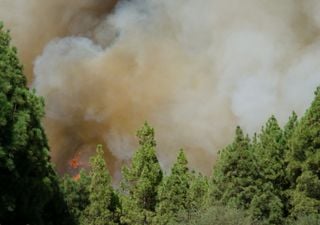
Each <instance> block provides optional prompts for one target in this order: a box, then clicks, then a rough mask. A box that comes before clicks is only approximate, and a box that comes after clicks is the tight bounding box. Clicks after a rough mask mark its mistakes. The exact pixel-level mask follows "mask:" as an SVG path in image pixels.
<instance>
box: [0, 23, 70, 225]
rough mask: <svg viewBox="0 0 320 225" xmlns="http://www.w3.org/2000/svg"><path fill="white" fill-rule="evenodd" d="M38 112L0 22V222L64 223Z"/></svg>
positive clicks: (38, 103) (40, 104) (63, 209)
mask: <svg viewBox="0 0 320 225" xmlns="http://www.w3.org/2000/svg"><path fill="white" fill-rule="evenodd" d="M43 108H44V101H43V99H42V98H39V97H37V96H36V95H35V93H34V92H33V91H30V90H29V89H28V88H27V86H26V78H25V76H24V75H23V68H22V65H21V64H20V62H19V60H18V57H17V50H16V48H14V47H12V46H11V45H10V36H9V33H8V32H7V31H4V28H3V25H2V24H0V179H1V181H2V182H1V185H0V224H37V225H41V224H64V222H63V220H65V219H66V216H67V208H66V207H65V205H63V197H62V195H61V193H60V189H59V185H58V179H57V176H56V174H55V172H54V171H53V168H52V165H51V163H50V157H49V147H48V144H47V138H46V135H45V133H44V130H43V127H42V125H41V119H42V118H43V116H44V110H43ZM62 215H63V216H62ZM68 223H69V224H71V222H70V221H69V222H68Z"/></svg>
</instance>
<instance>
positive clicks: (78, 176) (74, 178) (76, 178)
mask: <svg viewBox="0 0 320 225" xmlns="http://www.w3.org/2000/svg"><path fill="white" fill-rule="evenodd" d="M72 178H73V180H74V181H78V180H79V179H80V173H78V174H76V175H75V176H73V177H72Z"/></svg>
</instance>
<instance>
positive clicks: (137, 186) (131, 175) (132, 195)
mask: <svg viewBox="0 0 320 225" xmlns="http://www.w3.org/2000/svg"><path fill="white" fill-rule="evenodd" d="M137 136H138V138H139V144H140V147H139V149H138V150H137V152H136V153H135V154H134V156H133V158H132V162H131V167H124V168H123V171H122V175H123V180H122V182H121V186H122V190H123V191H124V196H123V198H122V207H123V209H122V210H123V211H122V217H121V222H122V223H124V224H130V225H144V224H151V223H152V219H153V217H154V214H155V207H156V203H157V194H158V186H159V184H160V182H161V180H162V170H161V167H160V164H159V161H158V159H157V156H156V152H155V147H156V141H155V139H154V129H153V128H152V127H150V126H149V125H148V124H147V123H145V124H144V126H143V127H142V128H141V129H140V130H138V132H137Z"/></svg>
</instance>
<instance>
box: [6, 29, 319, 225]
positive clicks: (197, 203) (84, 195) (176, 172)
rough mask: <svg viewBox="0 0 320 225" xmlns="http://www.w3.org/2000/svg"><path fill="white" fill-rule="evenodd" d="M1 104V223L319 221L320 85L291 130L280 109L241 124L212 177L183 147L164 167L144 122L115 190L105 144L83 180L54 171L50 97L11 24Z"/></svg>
mask: <svg viewBox="0 0 320 225" xmlns="http://www.w3.org/2000/svg"><path fill="white" fill-rule="evenodd" d="M0 106H1V108H0V180H1V183H0V194H1V200H0V224H1V225H7V224H8V225H12V224H31V225H43V224H46V225H50V224H52V225H53V224H54V225H64V224H66V225H76V224H81V225H111V224H119V225H120V224H121V225H144V224H145V225H147V224H150V225H151V224H152V225H167V224H168V225H174V224H176V225H179V224H181V225H182V224H185V225H187V224H190V225H191V224H197V225H236V224H237V225H258V224H261V225H267V224H274V225H279V224H296V225H307V224H309V225H316V224H318V225H319V224H320V216H319V214H320V88H318V89H317V90H316V91H315V98H314V100H313V102H312V104H311V106H310V108H309V109H308V110H307V111H306V113H305V114H304V115H303V116H302V117H301V118H298V117H297V115H296V114H295V113H292V115H291V117H290V118H289V120H288V122H287V124H286V125H285V126H284V127H283V128H282V127H280V126H279V124H278V122H277V120H276V118H275V117H274V116H271V117H270V119H269V120H268V121H267V122H266V124H265V126H264V127H262V129H261V130H260V132H259V133H257V134H255V135H253V137H249V136H248V135H247V134H245V133H244V132H243V130H242V129H241V128H240V127H237V128H236V130H235V137H234V140H233V142H232V143H230V144H229V145H228V146H226V147H225V148H224V149H222V150H220V152H219V156H218V159H217V161H216V163H215V166H214V168H213V172H212V174H211V176H209V177H206V176H204V175H202V174H200V173H197V172H195V171H192V170H190V169H189V167H188V160H187V158H186V155H185V153H184V150H183V149H181V150H180V151H179V154H178V156H177V159H176V162H175V163H174V165H173V166H172V168H171V170H170V172H169V173H168V174H166V173H164V172H163V170H162V168H161V167H160V164H159V161H158V159H157V154H156V147H157V145H156V140H155V132H154V129H153V128H152V127H151V126H150V125H149V124H148V123H145V124H144V125H143V126H142V128H141V129H139V130H138V132H137V137H138V138H139V148H138V149H137V150H136V152H135V154H134V155H133V158H132V161H131V163H130V164H129V165H127V166H124V167H123V169H122V180H121V183H120V185H119V187H117V188H115V187H114V186H113V184H112V177H111V176H110V174H109V172H108V169H107V166H106V163H105V161H104V157H103V156H104V151H103V147H102V146H101V145H98V146H97V151H96V154H95V156H94V157H92V158H91V160H90V165H91V167H90V170H89V171H84V170H83V171H81V172H80V175H79V177H78V178H77V179H74V177H71V176H68V175H66V176H64V177H62V178H61V177H59V176H58V175H57V174H56V172H55V171H54V167H53V165H52V164H51V162H50V156H49V155H50V154H49V146H48V144H47V139H46V136H45V133H44V129H43V127H42V125H41V119H42V118H43V116H44V110H43V107H44V101H43V99H42V98H40V97H37V96H36V95H35V92H34V91H31V90H29V89H28V88H27V86H26V78H25V76H24V75H23V68H22V65H21V64H20V62H19V60H18V58H17V51H16V49H15V48H14V47H12V46H11V45H10V36H9V33H8V32H7V31H5V30H4V28H3V25H0Z"/></svg>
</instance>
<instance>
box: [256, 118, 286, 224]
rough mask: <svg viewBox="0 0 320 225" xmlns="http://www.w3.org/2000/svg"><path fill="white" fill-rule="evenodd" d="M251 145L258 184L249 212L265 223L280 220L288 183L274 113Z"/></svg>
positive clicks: (282, 140) (283, 148) (281, 136)
mask: <svg viewBox="0 0 320 225" xmlns="http://www.w3.org/2000/svg"><path fill="white" fill-rule="evenodd" d="M253 149H254V153H255V155H256V157H255V158H256V161H257V166H258V167H257V169H258V171H259V178H258V179H257V180H256V181H258V183H259V184H260V188H259V189H258V191H257V192H256V193H255V195H254V198H253V200H252V203H251V206H250V210H251V214H252V216H253V218H255V219H257V220H261V221H263V223H266V224H282V218H283V216H284V213H285V206H284V204H283V202H284V200H285V195H284V192H285V190H286V189H287V188H288V184H289V182H288V179H287V177H286V163H285V151H286V141H285V136H284V133H283V131H282V129H281V128H280V126H279V125H278V122H277V120H276V118H275V117H274V116H272V117H271V118H270V119H269V120H268V121H267V123H266V126H265V127H264V128H262V131H261V134H260V135H258V140H257V142H256V144H255V145H254V147H253Z"/></svg>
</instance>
